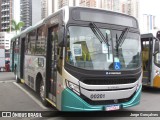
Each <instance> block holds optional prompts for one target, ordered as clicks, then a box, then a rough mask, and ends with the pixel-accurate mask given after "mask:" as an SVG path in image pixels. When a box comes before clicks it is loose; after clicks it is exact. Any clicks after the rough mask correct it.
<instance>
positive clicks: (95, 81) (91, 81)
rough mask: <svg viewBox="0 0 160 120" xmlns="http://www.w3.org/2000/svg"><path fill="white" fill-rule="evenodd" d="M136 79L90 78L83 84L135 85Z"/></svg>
mask: <svg viewBox="0 0 160 120" xmlns="http://www.w3.org/2000/svg"><path fill="white" fill-rule="evenodd" d="M136 81H137V79H136V78H118V77H117V78H106V79H105V78H89V79H84V80H83V83H85V84H88V85H117V84H130V83H135V82H136Z"/></svg>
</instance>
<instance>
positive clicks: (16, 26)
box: [7, 20, 25, 34]
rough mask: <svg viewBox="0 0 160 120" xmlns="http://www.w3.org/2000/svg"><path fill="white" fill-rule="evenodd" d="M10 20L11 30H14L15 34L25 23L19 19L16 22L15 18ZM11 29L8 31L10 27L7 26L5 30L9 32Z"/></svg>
mask: <svg viewBox="0 0 160 120" xmlns="http://www.w3.org/2000/svg"><path fill="white" fill-rule="evenodd" d="M11 22H12V24H11V31H15V32H16V34H17V32H18V31H20V30H21V28H22V27H23V26H24V25H25V23H24V22H22V21H20V22H18V23H17V22H16V21H15V20H12V21H11ZM11 31H10V27H9V28H8V29H7V32H11Z"/></svg>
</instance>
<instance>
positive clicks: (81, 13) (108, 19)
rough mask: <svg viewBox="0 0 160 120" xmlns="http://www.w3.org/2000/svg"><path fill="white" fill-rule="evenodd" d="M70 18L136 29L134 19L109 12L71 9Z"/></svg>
mask: <svg viewBox="0 0 160 120" xmlns="http://www.w3.org/2000/svg"><path fill="white" fill-rule="evenodd" d="M72 16H73V17H72V18H73V19H74V20H82V21H93V22H101V23H108V24H115V25H121V26H128V27H133V28H138V25H137V21H136V20H135V19H134V18H132V17H130V16H127V15H121V14H115V13H114V14H113V13H112V12H110V11H108V12H107V11H100V10H91V9H90V10H88V9H73V11H72Z"/></svg>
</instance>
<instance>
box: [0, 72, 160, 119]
mask: <svg viewBox="0 0 160 120" xmlns="http://www.w3.org/2000/svg"><path fill="white" fill-rule="evenodd" d="M159 100H160V89H151V88H146V89H145V90H143V92H142V96H141V104H140V105H138V106H135V107H132V108H128V109H125V110H124V111H133V112H134V111H160V104H159ZM0 111H55V109H54V108H53V107H49V108H46V107H44V106H43V105H42V104H41V102H40V101H39V99H38V96H37V95H36V94H35V92H34V91H32V90H31V89H30V88H28V87H27V86H26V85H24V84H17V83H16V82H15V80H14V74H13V73H2V72H0ZM54 114H55V117H53V118H38V119H37V118H30V119H33V120H39V119H40V120H41V119H42V120H43V119H44V120H45V119H47V120H51V119H52V120H53V119H55V120H57V119H58V120H75V119H76V120H80V119H82V118H80V117H83V120H88V119H92V120H106V117H107V116H108V115H107V114H109V115H110V114H112V115H113V116H115V117H107V119H112V120H115V119H118V120H128V118H127V117H120V118H118V117H116V116H121V115H122V116H125V115H126V114H127V112H123V113H116V112H109V113H108V112H94V113H92V112H91V113H72V112H71V113H60V112H56V111H55V112H54ZM52 115H53V114H52ZM73 116H74V117H73ZM76 116H77V117H76ZM10 119H13V118H10ZM14 119H15V120H17V118H14ZM19 119H22V118H19ZM25 119H27V118H25ZM129 119H130V120H137V118H133V117H131V118H129ZM138 119H141V120H144V119H145V120H146V119H148V120H150V119H155V120H159V118H142V117H141V118H138ZM7 120H8V118H7Z"/></svg>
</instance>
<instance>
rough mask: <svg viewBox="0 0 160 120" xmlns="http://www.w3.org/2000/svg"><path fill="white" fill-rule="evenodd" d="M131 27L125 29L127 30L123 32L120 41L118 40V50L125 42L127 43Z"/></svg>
mask: <svg viewBox="0 0 160 120" xmlns="http://www.w3.org/2000/svg"><path fill="white" fill-rule="evenodd" d="M129 29H130V28H129V27H127V28H125V30H123V32H122V33H121V35H120V37H119V39H117V40H116V43H117V48H119V47H121V46H122V44H123V42H124V41H125V39H126V37H127V34H128V32H129Z"/></svg>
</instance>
